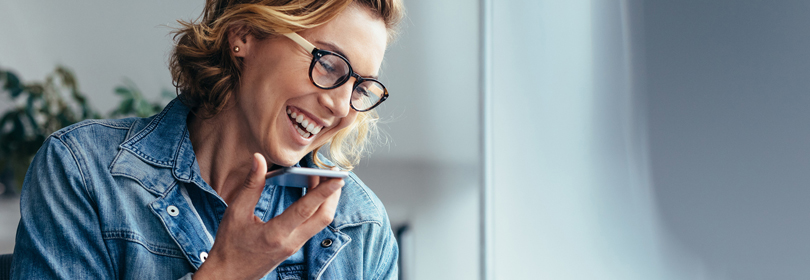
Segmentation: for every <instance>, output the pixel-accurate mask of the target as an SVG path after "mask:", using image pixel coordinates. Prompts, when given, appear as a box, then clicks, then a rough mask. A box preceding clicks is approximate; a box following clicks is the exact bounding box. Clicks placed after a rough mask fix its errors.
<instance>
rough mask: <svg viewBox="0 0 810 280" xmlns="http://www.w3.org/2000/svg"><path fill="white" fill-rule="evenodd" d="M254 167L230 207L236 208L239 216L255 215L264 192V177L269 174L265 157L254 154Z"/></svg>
mask: <svg viewBox="0 0 810 280" xmlns="http://www.w3.org/2000/svg"><path fill="white" fill-rule="evenodd" d="M252 161H253V166H252V168H251V169H250V173H248V176H247V178H245V183H244V184H242V187H241V188H240V189H239V193H238V194H237V195H236V198H234V201H233V203H232V204H231V205H229V206H228V207H229V208H231V207H234V208H235V209H234V210H236V211H237V213H238V214H239V215H246V213H249V214H250V215H252V214H253V209H255V208H256V203H258V202H259V197H260V196H261V194H262V191H263V190H264V182H265V178H264V175H265V173H267V161H265V159H264V156H262V155H261V154H259V153H255V154H253V159H252Z"/></svg>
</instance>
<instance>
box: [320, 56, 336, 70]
mask: <svg viewBox="0 0 810 280" xmlns="http://www.w3.org/2000/svg"><path fill="white" fill-rule="evenodd" d="M318 64H320V65H321V68H323V70H324V72H326V73H334V72H335V67H334V65H333V64H332V62H330V61H328V60H326V59H321V60H318Z"/></svg>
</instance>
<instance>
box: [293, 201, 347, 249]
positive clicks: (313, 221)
mask: <svg viewBox="0 0 810 280" xmlns="http://www.w3.org/2000/svg"><path fill="white" fill-rule="evenodd" d="M341 191H342V189H338V190H337V191H336V192H334V193H332V195H330V196H329V197H328V198H327V199H326V201H324V202H323V204H321V206H320V207H318V210H316V211H315V213H314V214H312V216H311V217H310V218H309V219H308V220H307V221H305V222H304V223H302V224H301V225H299V226H298V227H297V228H296V229H295V232H294V233H298V234H301V235H304V236H308V238H307V239H309V238H311V237H312V236H313V235H315V234H317V233H318V232H319V231H321V230H323V228H324V227H326V226H327V225H329V224H330V223H332V220H334V218H335V211H336V209H337V205H338V202H339V200H340V193H341Z"/></svg>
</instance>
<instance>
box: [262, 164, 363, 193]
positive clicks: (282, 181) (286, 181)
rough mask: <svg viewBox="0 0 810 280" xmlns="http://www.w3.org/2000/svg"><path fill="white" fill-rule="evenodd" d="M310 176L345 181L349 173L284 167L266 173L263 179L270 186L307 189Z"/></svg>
mask: <svg viewBox="0 0 810 280" xmlns="http://www.w3.org/2000/svg"><path fill="white" fill-rule="evenodd" d="M311 176H318V177H329V178H343V179H346V177H349V172H348V171H335V170H328V169H318V168H306V167H284V168H281V169H276V170H273V171H270V172H267V174H266V175H265V176H264V177H265V178H267V179H270V180H269V181H268V182H269V183H270V184H271V185H276V186H285V187H298V188H308V187H309V177H311Z"/></svg>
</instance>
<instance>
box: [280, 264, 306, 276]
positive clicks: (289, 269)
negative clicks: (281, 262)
mask: <svg viewBox="0 0 810 280" xmlns="http://www.w3.org/2000/svg"><path fill="white" fill-rule="evenodd" d="M276 273H278V280H306V279H307V265H306V264H292V265H285V266H279V267H277V268H276Z"/></svg>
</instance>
